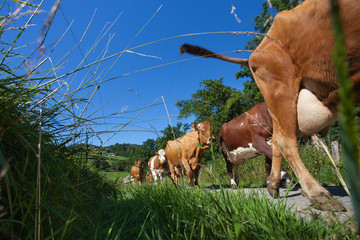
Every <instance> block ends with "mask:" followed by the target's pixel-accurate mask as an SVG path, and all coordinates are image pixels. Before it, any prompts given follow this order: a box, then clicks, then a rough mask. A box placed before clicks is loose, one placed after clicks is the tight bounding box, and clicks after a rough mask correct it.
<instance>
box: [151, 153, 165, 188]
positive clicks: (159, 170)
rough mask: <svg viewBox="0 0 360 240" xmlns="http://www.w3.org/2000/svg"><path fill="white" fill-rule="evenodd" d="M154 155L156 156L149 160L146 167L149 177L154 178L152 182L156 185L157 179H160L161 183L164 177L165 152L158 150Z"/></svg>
mask: <svg viewBox="0 0 360 240" xmlns="http://www.w3.org/2000/svg"><path fill="white" fill-rule="evenodd" d="M155 153H156V156H154V157H151V158H150V159H149V162H148V167H149V170H150V172H151V177H152V178H154V182H155V183H156V182H157V180H158V178H160V181H161V183H162V182H163V181H164V177H165V160H166V158H165V150H164V149H160V150H159V151H158V152H155Z"/></svg>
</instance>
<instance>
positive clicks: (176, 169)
mask: <svg viewBox="0 0 360 240" xmlns="http://www.w3.org/2000/svg"><path fill="white" fill-rule="evenodd" d="M191 127H192V130H190V131H189V132H188V133H186V134H185V135H184V136H181V137H179V138H177V139H175V140H171V141H168V142H167V144H166V148H165V155H166V157H167V159H168V164H169V169H170V172H171V178H172V180H173V181H174V183H175V184H177V183H178V178H179V177H181V176H182V172H183V167H184V168H185V171H186V173H187V175H188V177H189V181H188V184H190V183H191V180H192V179H193V180H194V185H195V187H197V186H198V175H199V170H200V163H201V158H202V155H203V153H204V151H205V150H207V149H209V147H210V144H211V137H210V136H212V133H213V131H214V128H213V127H212V126H210V122H208V121H203V122H201V123H199V124H198V125H195V124H194V123H191ZM212 139H214V137H212Z"/></svg>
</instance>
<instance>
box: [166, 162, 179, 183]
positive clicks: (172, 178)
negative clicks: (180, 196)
mask: <svg viewBox="0 0 360 240" xmlns="http://www.w3.org/2000/svg"><path fill="white" fill-rule="evenodd" d="M168 165H169V170H170V174H171V175H170V176H171V180H172V182H173V183H174V185H175V186H177V185H178V181H177V177H176V173H175V168H174V165H173V164H172V163H171V162H170V161H168Z"/></svg>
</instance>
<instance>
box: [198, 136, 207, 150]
mask: <svg viewBox="0 0 360 240" xmlns="http://www.w3.org/2000/svg"><path fill="white" fill-rule="evenodd" d="M196 138H197V141H198V146H199V147H200V149H205V148H206V146H204V147H203V146H201V143H200V138H199V133H197V134H196Z"/></svg>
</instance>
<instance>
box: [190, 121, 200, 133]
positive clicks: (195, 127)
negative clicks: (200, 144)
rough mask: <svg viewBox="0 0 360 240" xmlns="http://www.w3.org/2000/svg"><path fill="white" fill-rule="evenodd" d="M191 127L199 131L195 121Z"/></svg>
mask: <svg viewBox="0 0 360 240" xmlns="http://www.w3.org/2000/svg"><path fill="white" fill-rule="evenodd" d="M191 127H192V130H195V131H197V130H198V128H197V126H196V124H195V123H193V122H192V123H191Z"/></svg>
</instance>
